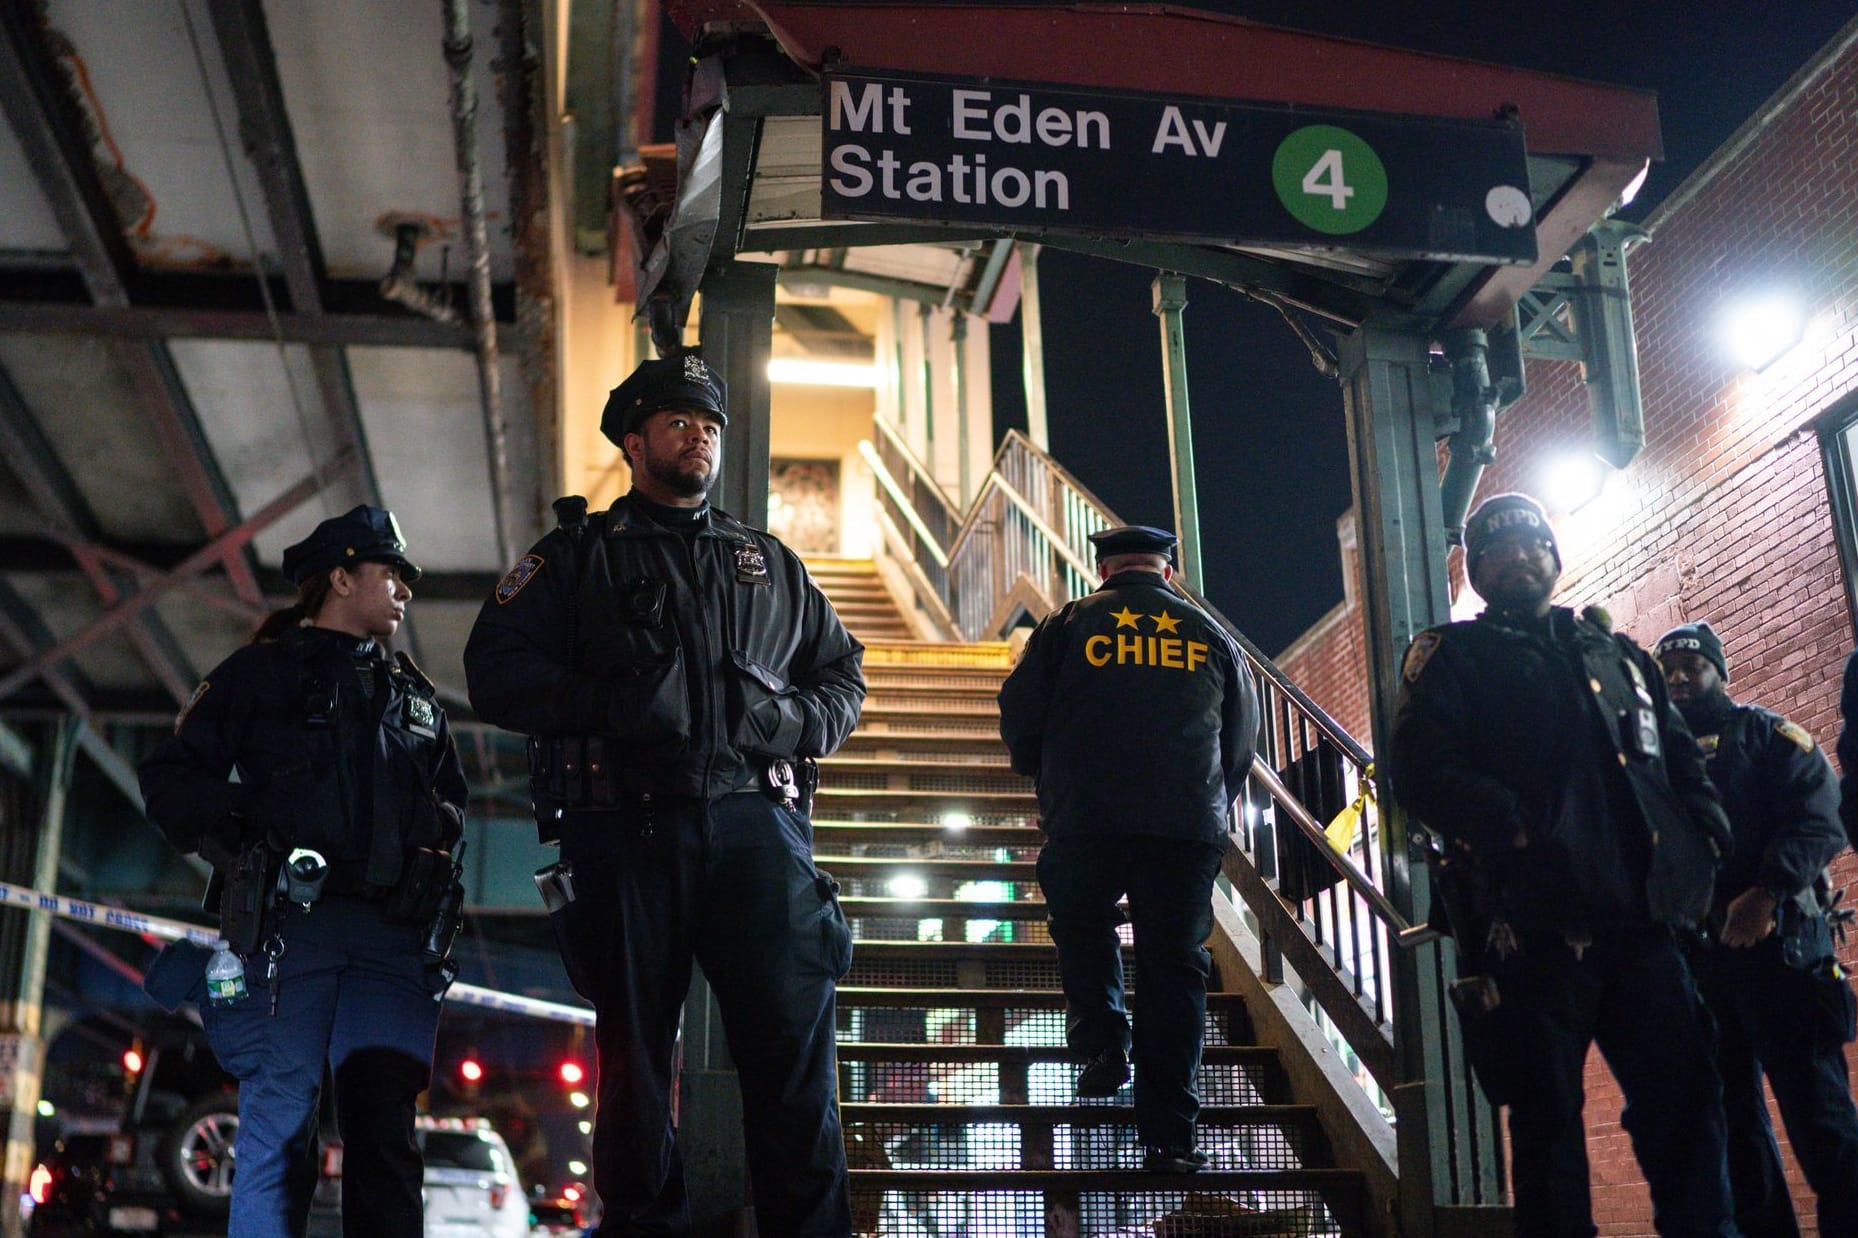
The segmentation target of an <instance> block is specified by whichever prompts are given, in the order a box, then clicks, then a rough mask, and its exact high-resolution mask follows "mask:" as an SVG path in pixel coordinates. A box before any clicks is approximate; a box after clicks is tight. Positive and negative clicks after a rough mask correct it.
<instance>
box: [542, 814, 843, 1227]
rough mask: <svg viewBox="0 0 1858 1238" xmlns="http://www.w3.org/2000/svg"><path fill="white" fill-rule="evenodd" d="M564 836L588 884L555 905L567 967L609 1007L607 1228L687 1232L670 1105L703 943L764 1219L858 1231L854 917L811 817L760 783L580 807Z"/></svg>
mask: <svg viewBox="0 0 1858 1238" xmlns="http://www.w3.org/2000/svg"><path fill="white" fill-rule="evenodd" d="M561 853H562V859H563V860H565V861H567V862H569V863H571V864H572V865H573V866H574V890H575V900H574V901H573V902H572V903H569V904H568V905H567V906H566V907H564V908H562V909H561V910H559V911H557V912H555V913H554V915H553V917H552V918H553V920H554V924H555V931H556V935H557V940H558V943H559V945H560V947H561V955H562V962H563V963H564V964H565V965H566V967H567V970H568V978H569V980H570V981H572V982H573V984H574V987H575V989H576V990H577V991H578V992H579V993H580V994H581V995H582V996H583V997H585V998H587V1000H589V1001H590V1002H592V1003H593V1004H594V1009H595V1011H596V1013H597V1016H598V1018H597V1022H596V1025H595V1040H596V1042H597V1044H598V1048H599V1055H600V1078H599V1110H598V1112H597V1114H596V1115H595V1122H594V1139H593V1158H594V1185H595V1187H596V1188H597V1189H598V1190H599V1192H600V1198H601V1201H602V1202H603V1203H604V1205H605V1215H604V1219H603V1220H602V1221H601V1224H600V1229H599V1231H598V1232H599V1233H600V1234H601V1235H613V1236H618V1235H626V1236H628V1238H630V1236H631V1235H635V1234H687V1233H689V1232H690V1202H689V1197H688V1195H687V1194H686V1190H685V1185H684V1172H683V1163H682V1160H681V1158H680V1157H679V1154H678V1148H677V1135H676V1130H675V1128H674V1126H673V1123H672V1112H673V1096H674V1090H673V1079H674V1076H673V1070H674V1065H675V1061H674V1059H675V1056H676V1049H677V1037H678V1026H679V1020H680V1018H681V1016H682V1013H683V1008H684V998H685V995H686V994H687V993H688V992H689V990H690V979H691V964H692V960H693V959H694V960H695V961H696V963H698V964H700V965H701V966H702V968H703V974H704V976H705V978H706V979H708V981H709V983H710V988H711V989H712V991H713V992H714V993H715V995H716V1000H717V1004H718V1005H719V1006H720V1007H721V1009H722V1017H723V1027H724V1031H725V1033H726V1034H727V1037H728V1042H729V1053H730V1056H731V1057H733V1058H734V1059H735V1064H736V1069H737V1071H738V1076H739V1079H740V1082H741V1088H742V1121H743V1126H744V1128H745V1129H746V1133H747V1150H748V1167H749V1176H750V1180H751V1183H752V1186H753V1189H754V1199H755V1213H756V1219H757V1221H758V1223H759V1229H760V1232H761V1233H763V1234H767V1235H776V1234H778V1235H782V1238H843V1235H846V1234H849V1233H850V1232H851V1208H850V1198H849V1193H848V1180H847V1177H846V1169H845V1141H844V1136H843V1135H842V1134H841V1132H840V1127H839V1111H838V1066H837V1049H836V1042H835V1037H834V1017H835V1008H836V1007H835V993H836V982H837V981H838V979H839V978H840V977H842V976H843V975H844V974H845V973H846V971H847V970H848V969H849V967H850V966H851V932H850V930H849V929H848V928H847V926H846V923H845V917H844V914H843V913H842V912H841V911H840V910H839V905H838V898H837V893H836V890H835V888H834V887H833V886H832V885H831V884H830V882H829V881H828V880H827V879H826V878H824V877H823V876H822V875H821V874H820V872H819V870H818V869H817V868H815V867H814V865H813V847H812V827H811V825H810V824H808V822H807V821H806V819H805V818H803V817H801V816H800V815H799V814H798V813H796V812H794V811H792V810H790V809H788V808H786V807H784V806H782V805H778V804H776V803H774V802H773V801H772V800H769V799H768V798H766V797H765V796H763V795H761V794H760V793H758V792H745V793H738V794H735V795H725V796H720V797H718V798H716V799H713V800H708V801H704V800H689V799H685V800H670V799H659V800H657V801H656V802H655V803H654V805H653V807H652V808H651V810H650V813H649V815H648V814H647V813H645V812H644V811H639V812H633V811H631V810H628V811H626V812H614V813H602V814H599V815H598V816H597V817H596V816H594V815H593V814H587V815H584V816H581V817H579V818H578V819H570V822H569V823H568V825H567V826H566V827H565V828H564V830H563V834H562V840H561Z"/></svg>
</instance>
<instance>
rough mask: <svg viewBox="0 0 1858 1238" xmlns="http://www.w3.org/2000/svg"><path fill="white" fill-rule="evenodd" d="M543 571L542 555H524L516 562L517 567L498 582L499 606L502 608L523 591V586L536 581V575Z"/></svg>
mask: <svg viewBox="0 0 1858 1238" xmlns="http://www.w3.org/2000/svg"><path fill="white" fill-rule="evenodd" d="M541 570H542V556H541V555H524V556H523V557H522V558H520V559H518V560H517V561H516V566H515V567H513V568H511V569H510V570H509V571H508V572H507V573H505V574H504V577H503V579H502V580H499V581H498V582H497V605H499V606H501V605H503V604H504V603H505V602H507V601H509V600H510V599H511V598H513V597H515V596H516V595H517V594H519V593H521V592H522V591H523V586H524V585H526V584H528V583H529V582H530V581H531V580H534V579H535V574H536V573H537V572H539V571H541Z"/></svg>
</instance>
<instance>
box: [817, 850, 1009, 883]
mask: <svg viewBox="0 0 1858 1238" xmlns="http://www.w3.org/2000/svg"><path fill="white" fill-rule="evenodd" d="M815 862H816V863H817V864H818V865H819V867H821V868H823V869H825V870H826V871H827V872H829V873H831V874H832V875H833V876H834V877H837V878H838V879H839V880H841V881H844V880H846V879H848V878H855V879H857V880H860V881H883V880H885V879H887V878H890V877H897V876H902V875H905V874H908V875H911V876H916V877H953V878H955V879H956V880H958V881H1022V882H1033V881H1037V880H1038V874H1037V872H1036V871H1034V868H1033V863H1032V861H1030V860H951V859H945V858H942V857H940V856H931V857H924V858H919V859H912V858H910V857H908V856H896V857H890V856H883V857H874V856H863V855H822V856H817V857H815Z"/></svg>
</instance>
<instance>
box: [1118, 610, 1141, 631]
mask: <svg viewBox="0 0 1858 1238" xmlns="http://www.w3.org/2000/svg"><path fill="white" fill-rule="evenodd" d="M1110 617H1111V618H1113V619H1115V620H1116V626H1117V627H1118V628H1134V629H1135V630H1136V631H1138V632H1140V631H1141V630H1142V625H1141V624H1139V623H1137V622H1136V620H1138V619H1140V618H1141V617H1142V616H1140V615H1138V614H1136V613H1135V612H1134V611H1132V610H1130V609H1129V608H1128V607H1127V606H1125V607H1123V608H1122V609H1121V610H1113V611H1111V612H1110Z"/></svg>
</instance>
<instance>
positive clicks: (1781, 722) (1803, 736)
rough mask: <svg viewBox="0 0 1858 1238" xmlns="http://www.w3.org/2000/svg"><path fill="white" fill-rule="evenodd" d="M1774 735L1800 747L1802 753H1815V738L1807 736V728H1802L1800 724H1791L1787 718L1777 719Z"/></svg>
mask: <svg viewBox="0 0 1858 1238" xmlns="http://www.w3.org/2000/svg"><path fill="white" fill-rule="evenodd" d="M1774 733H1775V734H1776V735H1779V736H1781V737H1782V738H1783V739H1786V740H1789V741H1791V742H1792V743H1793V744H1795V745H1796V746H1798V747H1799V749H1800V751H1801V752H1811V751H1813V737H1812V736H1811V735H1809V734H1807V731H1806V728H1805V727H1803V726H1801V725H1800V724H1799V723H1798V722H1789V721H1788V720H1787V719H1785V718H1777V719H1776V720H1775V722H1774Z"/></svg>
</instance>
